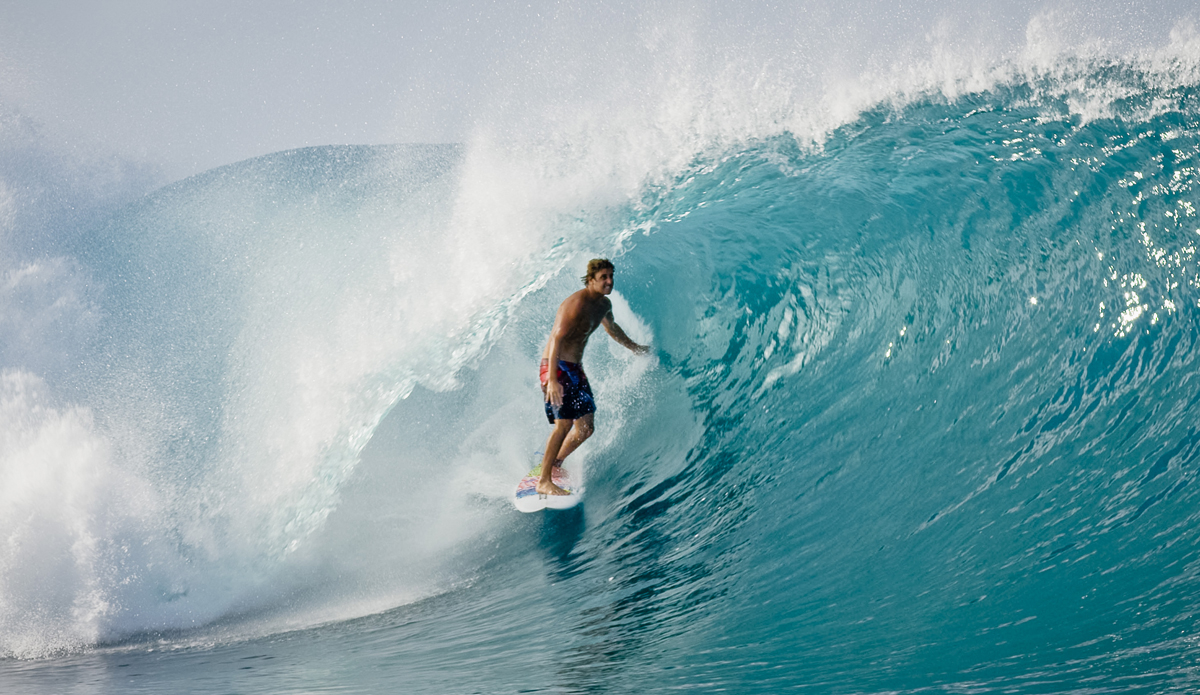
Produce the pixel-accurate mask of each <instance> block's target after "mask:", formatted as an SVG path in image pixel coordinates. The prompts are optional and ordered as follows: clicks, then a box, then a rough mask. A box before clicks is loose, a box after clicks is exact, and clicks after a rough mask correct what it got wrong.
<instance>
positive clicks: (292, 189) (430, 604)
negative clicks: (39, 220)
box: [0, 60, 1200, 693]
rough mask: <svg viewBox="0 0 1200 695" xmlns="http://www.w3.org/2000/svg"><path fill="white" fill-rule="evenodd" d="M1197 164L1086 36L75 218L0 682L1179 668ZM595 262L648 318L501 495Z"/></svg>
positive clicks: (974, 683) (491, 679) (813, 680)
mask: <svg viewBox="0 0 1200 695" xmlns="http://www.w3.org/2000/svg"><path fill="white" fill-rule="evenodd" d="M1089 98H1090V99H1092V100H1093V101H1100V102H1103V103H1102V105H1101V107H1095V108H1092V107H1088V108H1081V107H1080V103H1082V102H1087V101H1088V99H1089ZM1198 165H1200V81H1198V80H1197V79H1196V73H1195V71H1194V69H1193V68H1189V67H1188V64H1187V63H1186V62H1179V61H1176V63H1170V62H1169V61H1168V64H1167V66H1166V67H1165V68H1153V69H1152V68H1150V67H1147V66H1146V65H1144V64H1140V63H1137V62H1136V61H1132V60H1131V61H1127V62H1120V61H1116V62H1093V63H1088V62H1086V61H1083V62H1081V63H1079V64H1076V65H1072V66H1070V68H1069V69H1064V72H1061V73H1056V74H1041V75H1038V74H1034V75H1023V76H1019V77H1011V78H1008V79H1004V80H999V81H997V82H996V83H995V84H992V85H991V86H989V87H987V88H986V89H980V90H977V91H972V92H969V93H966V94H957V95H954V97H953V98H950V97H947V96H944V95H943V94H941V93H934V92H930V93H927V94H923V95H921V96H919V97H916V98H912V99H908V100H902V101H889V102H887V103H882V104H879V105H876V106H873V107H871V108H868V109H866V110H865V111H863V112H861V113H859V114H858V115H856V116H855V117H854V118H852V119H849V120H848V121H847V122H846V123H844V124H843V125H840V126H838V127H836V128H833V129H831V130H830V131H829V132H828V133H826V134H825V135H823V136H822V137H821V138H820V139H819V140H817V141H814V140H812V139H808V138H805V137H801V136H800V135H798V134H797V133H795V132H793V131H792V130H789V128H787V127H783V126H781V127H779V128H776V129H775V130H774V131H771V132H761V133H755V134H752V135H751V136H747V137H743V138H735V139H724V140H722V139H718V140H714V141H711V142H709V143H708V145H707V146H705V147H702V148H697V149H695V150H693V151H691V152H690V153H687V156H686V157H682V158H677V159H675V160H671V161H670V163H669V164H667V165H662V166H659V167H657V168H655V169H653V170H650V171H649V173H646V172H642V173H643V174H644V175H641V176H638V177H633V178H632V179H630V180H635V183H636V185H632V186H630V185H626V183H625V181H626V179H624V178H621V177H614V176H613V175H612V172H611V171H604V172H601V175H598V176H597V177H596V179H595V180H598V181H600V183H599V184H595V183H592V184H589V185H591V186H592V188H590V189H588V191H589V192H587V193H586V194H584V193H580V192H579V189H580V186H581V185H580V184H578V183H577V182H575V183H570V184H562V185H560V186H558V187H557V188H556V187H555V186H553V185H549V184H545V181H546V180H549V181H551V182H552V183H553V182H555V181H563V180H567V181H573V179H571V172H570V171H567V172H566V173H565V174H564V173H563V172H561V171H559V172H556V173H554V174H553V175H546V176H548V177H549V178H548V179H545V180H543V181H542V183H540V184H538V185H536V186H534V185H531V186H530V189H531V190H534V191H535V192H528V191H527V192H526V198H525V201H526V202H525V204H523V205H522V206H512V207H507V208H503V209H499V210H498V209H497V208H496V207H494V206H493V201H494V200H496V199H497V198H503V197H504V196H506V195H509V194H511V192H512V189H511V188H506V186H509V185H510V184H511V182H509V181H506V180H503V179H502V178H498V177H495V176H493V175H494V174H495V172H496V171H497V170H496V169H495V168H489V167H493V166H494V161H492V160H489V159H487V158H481V157H480V156H479V154H478V152H477V151H476V150H474V149H473V148H472V147H470V146H397V147H319V148H310V149H305V150H296V151H290V152H283V153H277V154H274V155H269V156H267V157H262V158H259V159H255V160H250V161H246V162H241V163H238V164H233V165H230V166H227V167H223V168H220V169H217V170H213V171H210V172H207V173H204V174H201V175H199V176H196V177H193V178H190V179H187V180H184V181H181V182H178V183H175V184H172V185H170V186H168V187H166V188H163V189H160V190H158V191H156V192H154V193H152V194H150V195H149V196H147V197H146V198H144V199H140V200H137V201H134V202H133V203H131V204H128V205H126V206H124V207H121V208H120V209H119V210H117V211H115V212H111V213H106V214H104V215H97V216H95V217H94V218H92V219H91V220H90V221H88V223H87V225H86V226H87V229H88V230H89V231H87V232H86V233H79V234H75V235H65V236H60V237H55V238H54V239H53V240H51V241H44V242H40V243H43V245H44V247H45V248H46V249H48V252H49V253H52V256H53V258H56V259H59V261H58V263H59V268H60V271H59V272H60V275H58V276H54V277H60V278H66V279H60V280H59V281H57V284H55V283H54V282H50V283H48V285H47V286H48V287H49V290H47V292H48V293H49V294H47V295H46V296H47V297H49V299H47V300H45V301H44V302H43V304H44V305H45V306H58V307H60V310H61V312H62V313H61V316H62V318H61V320H59V323H52V324H51V325H52V326H73V327H75V328H74V330H72V331H66V332H64V331H62V330H57V332H56V333H53V335H54V336H56V337H55V341H57V342H53V341H52V342H50V343H48V345H49V347H46V348H45V349H41V350H36V351H33V350H27V351H25V352H19V351H17V349H16V348H15V347H12V346H9V347H8V348H7V349H8V352H7V353H6V354H8V355H10V358H9V363H10V364H11V365H12V368H10V369H6V371H5V372H4V384H3V390H2V391H0V403H2V407H3V409H4V411H5V413H6V417H7V419H8V421H9V422H10V423H15V424H11V425H9V430H8V431H6V433H5V436H6V439H5V446H6V453H5V457H6V458H5V465H6V466H8V468H5V469H3V470H5V471H6V475H8V476H9V478H8V481H9V483H8V487H7V492H6V493H5V496H4V497H3V498H2V499H3V503H4V506H3V507H0V522H2V523H4V524H6V528H7V529H9V533H8V534H7V540H6V541H5V542H6V543H7V545H5V546H4V551H3V555H0V589H2V590H3V593H0V598H2V599H3V600H0V618H2V620H0V653H2V654H3V655H4V657H5V658H4V660H2V661H0V683H2V684H3V686H4V688H5V689H6V690H7V691H11V692H34V693H37V692H45V693H60V692H61V693H76V692H78V693H109V692H122V693H126V692H173V693H185V692H197V693H199V692H238V693H257V692H272V693H278V692H327V691H328V692H385V691H387V692H392V691H402V692H439V693H442V692H456V693H457V692H461V693H507V692H605V691H608V692H633V691H639V692H659V691H670V690H676V689H697V690H701V691H704V692H711V691H719V690H723V691H729V692H738V693H776V692H784V691H790V690H799V691H805V692H830V693H846V692H862V693H883V692H902V693H917V692H930V691H942V692H956V693H966V692H971V693H988V692H1005V693H1048V692H1056V693H1057V692H1074V693H1084V692H1087V693H1097V692H1148V693H1149V692H1156V693H1157V692H1192V691H1194V690H1195V689H1196V688H1197V687H1200V676H1198V675H1197V671H1196V667H1195V664H1196V660H1197V658H1198V657H1200V650H1198V648H1197V645H1196V637H1195V630H1194V615H1195V611H1196V606H1197V602H1198V600H1200V583H1198V582H1200V578H1198V576H1197V567H1198V564H1197V561H1198V560H1200V557H1198V556H1197V551H1196V542H1197V528H1198V524H1197V519H1198V514H1200V506H1198V504H1197V497H1196V495H1197V492H1198V489H1197V487H1195V486H1194V485H1193V483H1194V481H1195V479H1196V476H1197V472H1198V471H1200V468H1197V465H1198V461H1200V459H1198V456H1200V433H1198V432H1197V427H1196V424H1195V423H1196V421H1197V416H1198V414H1200V411H1198V408H1200V406H1198V404H1200V380H1198V379H1197V378H1196V370H1195V366H1194V359H1195V358H1194V354H1195V353H1194V349H1195V344H1196V342H1197V338H1198V337H1200V330H1198V329H1200V326H1198V324H1197V308H1198V307H1200V258H1197V254H1196V249H1197V243H1198V242H1200V218H1198V217H1197V214H1196V207H1197V206H1200V189H1198V187H1197V184H1198V173H1197V167H1198ZM539 195H544V198H545V199H554V200H556V201H558V202H556V203H555V205H546V204H544V200H543V199H542V198H539ZM600 255H604V256H609V257H611V258H613V260H614V261H615V263H616V265H617V280H616V289H617V296H616V308H615V311H616V314H617V320H618V322H620V323H621V324H622V325H623V326H624V327H625V328H626V329H627V331H628V332H629V333H630V334H631V335H632V336H633V337H634V338H635V339H636V340H639V341H647V342H650V343H651V344H652V345H653V346H654V348H655V351H656V355H655V356H654V357H653V358H652V359H640V358H635V357H632V356H631V355H629V354H628V353H626V352H625V351H623V350H622V349H620V348H619V347H617V346H615V345H610V344H609V343H608V342H607V340H606V339H605V338H603V336H599V337H597V338H596V339H595V340H594V341H593V344H592V346H591V347H590V348H589V352H588V355H587V357H586V360H585V364H586V366H587V368H588V371H589V376H590V377H591V380H592V382H593V385H594V387H595V390H596V394H597V400H598V402H599V404H600V411H599V413H598V415H597V428H598V432H597V435H596V437H595V438H593V440H592V441H590V442H589V443H588V444H587V446H586V447H585V448H584V449H582V450H581V452H580V454H579V455H578V460H577V461H576V463H575V465H576V466H578V467H579V468H580V470H581V472H582V473H583V475H584V476H585V477H586V481H587V497H586V499H585V501H584V503H583V505H582V507H581V508H579V509H578V510H577V511H574V512H568V513H561V514H538V515H521V514H518V513H516V512H515V511H514V510H513V509H512V508H511V506H510V504H509V503H508V501H507V496H508V494H509V493H510V492H511V487H512V485H514V484H515V482H516V481H517V480H518V479H519V478H520V476H521V474H522V473H523V472H524V471H525V470H527V468H528V467H529V464H530V460H531V458H532V455H533V453H532V452H534V451H535V450H537V447H539V446H540V445H541V443H542V440H543V439H544V437H545V434H546V430H545V426H544V421H542V420H541V419H540V418H541V415H540V412H541V405H540V402H539V398H540V394H539V392H538V387H537V382H536V371H535V370H536V364H537V358H538V356H539V353H540V349H541V346H542V342H543V341H544V339H545V334H546V331H547V329H548V326H549V323H550V321H551V319H552V317H553V312H554V310H555V308H556V306H557V303H558V302H559V301H561V299H562V298H563V297H564V296H565V295H566V294H567V293H569V292H570V291H573V289H574V288H576V287H577V286H578V284H577V283H578V280H577V276H578V275H579V274H580V271H581V268H582V267H583V265H584V263H585V262H586V260H587V259H588V258H590V257H592V256H600ZM63 259H65V260H63ZM63 288H66V289H63ZM35 289H36V288H35ZM67 290H71V292H68V291H67ZM30 292H31V293H32V292H34V290H30ZM56 293H57V294H56ZM51 295H53V296H51ZM29 297H32V298H29V299H27V300H25V301H26V304H25V305H26V306H34V307H36V306H42V305H39V304H38V303H37V301H35V300H37V299H38V297H40V295H36V294H31V295H29ZM64 298H67V299H70V300H71V301H66V302H65V304H64V301H65V300H64ZM72 298H73V299H72ZM51 299H53V300H56V301H58V303H57V304H55V303H54V302H53V301H50V300H51ZM72 302H73V303H72ZM63 307H65V308H63ZM13 344H15V342H14V343H13ZM51 348H53V349H51ZM59 354H61V355H65V357H61V358H58V357H55V355H59ZM12 355H17V356H19V359H18V357H11V356H12ZM31 355H32V356H31ZM36 356H40V357H39V359H41V360H42V361H41V362H39V361H38V360H37V359H35V357H36ZM52 358H53V359H52ZM17 460H20V461H21V462H23V465H22V466H21V467H19V468H18V467H16V465H15V464H14V463H12V462H13V461H17ZM31 462H34V463H36V464H37V465H36V466H35V465H31Z"/></svg>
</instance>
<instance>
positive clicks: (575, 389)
mask: <svg viewBox="0 0 1200 695" xmlns="http://www.w3.org/2000/svg"><path fill="white" fill-rule="evenodd" d="M549 366H550V363H549V360H542V364H541V369H539V370H538V378H539V379H540V380H541V382H542V396H543V398H544V397H545V395H546V378H547V374H548V372H549ZM558 383H559V385H561V386H562V392H563V402H562V405H560V406H559V407H557V408H555V407H554V406H552V405H550V401H546V419H547V420H549V421H550V424H551V425H553V424H554V421H555V420H577V419H579V418H581V417H583V416H584V415H587V414H588V413H594V412H596V400H595V399H594V398H593V397H592V388H591V387H590V386H588V380H587V375H586V374H584V373H583V366H582V365H579V364H575V363H574V362H564V361H563V360H559V361H558Z"/></svg>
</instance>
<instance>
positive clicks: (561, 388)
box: [537, 258, 650, 495]
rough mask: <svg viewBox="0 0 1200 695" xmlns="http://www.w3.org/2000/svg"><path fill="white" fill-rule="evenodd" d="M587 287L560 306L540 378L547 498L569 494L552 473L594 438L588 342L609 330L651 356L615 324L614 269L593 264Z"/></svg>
mask: <svg viewBox="0 0 1200 695" xmlns="http://www.w3.org/2000/svg"><path fill="white" fill-rule="evenodd" d="M583 284H584V288H583V289H582V290H579V291H578V292H576V293H574V294H572V295H571V296H570V297H567V298H566V299H565V300H564V301H563V303H562V304H560V305H559V307H558V314H557V315H555V317H554V327H553V328H551V329H550V339H549V340H548V341H547V342H546V351H545V352H543V353H542V365H541V375H540V376H541V382H542V393H543V395H544V396H545V399H546V418H547V419H548V420H550V424H551V425H554V429H553V430H552V431H551V432H550V438H549V439H547V440H546V453H545V455H544V456H543V457H542V477H541V480H539V481H538V485H537V491H538V493H540V494H543V495H566V494H570V493H568V492H567V491H566V490H564V489H562V488H561V487H559V486H557V485H555V484H554V482H553V481H552V480H551V479H550V473H551V471H552V470H553V468H554V466H559V465H562V462H563V459H565V458H566V457H568V456H570V455H571V452H573V451H575V449H577V448H579V445H580V444H583V442H584V440H586V439H587V438H588V437H590V436H592V431H593V427H592V418H593V416H594V415H595V413H596V403H595V400H594V399H593V398H592V389H591V388H590V387H589V386H588V381H587V375H585V374H584V373H583V364H582V363H583V349H584V348H585V347H587V341H588V337H590V336H591V335H592V332H593V331H595V330H596V328H597V327H598V326H604V330H605V331H607V332H608V334H609V335H610V336H612V339H613V340H615V341H617V342H618V343H620V344H621V345H624V346H625V347H627V348H629V349H630V350H632V351H633V352H634V353H635V354H638V355H644V354H646V353H647V352H649V351H650V348H648V347H646V346H644V345H638V344H637V343H635V342H633V341H632V340H630V339H629V336H627V335H625V331H623V330H621V327H620V326H618V325H617V322H616V321H614V320H613V314H612V301H611V300H609V298H608V296H607V295H609V294H610V293H612V289H613V264H612V263H611V262H609V260H608V259H607V258H593V259H592V260H590V261H588V265H587V275H585V276H583ZM552 364H553V365H557V369H550V365H552ZM568 434H570V436H569V437H568V436H567V435H568Z"/></svg>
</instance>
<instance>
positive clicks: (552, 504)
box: [512, 464, 583, 513]
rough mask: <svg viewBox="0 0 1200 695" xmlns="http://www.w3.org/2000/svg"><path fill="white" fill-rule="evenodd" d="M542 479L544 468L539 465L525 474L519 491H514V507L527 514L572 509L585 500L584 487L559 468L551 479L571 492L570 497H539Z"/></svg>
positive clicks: (518, 484)
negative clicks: (539, 481)
mask: <svg viewBox="0 0 1200 695" xmlns="http://www.w3.org/2000/svg"><path fill="white" fill-rule="evenodd" d="M541 477H542V466H541V464H538V465H537V466H534V467H533V470H531V471H529V472H528V473H526V474H525V477H524V478H521V482H519V483H517V489H516V490H513V498H512V500H513V506H515V507H516V508H517V509H518V510H519V511H522V512H525V513H531V512H538V511H541V510H543V509H570V508H571V507H574V506H575V505H577V504H579V500H581V499H583V487H582V486H580V485H578V484H576V483H575V481H573V480H572V479H571V473H570V472H569V471H568V470H566V469H565V468H563V467H562V466H559V467H558V468H555V469H554V472H553V473H551V474H550V479H551V480H553V481H554V484H555V485H557V486H559V487H561V488H563V489H564V490H569V491H570V492H571V494H569V495H539V494H538V491H537V483H538V479H540V478H541Z"/></svg>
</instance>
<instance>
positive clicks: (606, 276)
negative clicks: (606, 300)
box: [588, 268, 613, 294]
mask: <svg viewBox="0 0 1200 695" xmlns="http://www.w3.org/2000/svg"><path fill="white" fill-rule="evenodd" d="M588 287H590V288H591V289H593V290H595V291H596V292H599V293H600V294H609V293H611V292H612V288H613V271H612V268H603V269H601V270H598V271H596V274H595V275H593V276H592V279H591V280H589V281H588Z"/></svg>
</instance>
